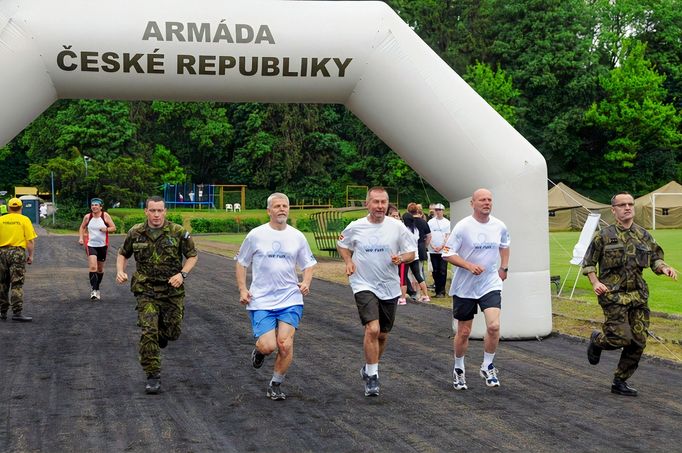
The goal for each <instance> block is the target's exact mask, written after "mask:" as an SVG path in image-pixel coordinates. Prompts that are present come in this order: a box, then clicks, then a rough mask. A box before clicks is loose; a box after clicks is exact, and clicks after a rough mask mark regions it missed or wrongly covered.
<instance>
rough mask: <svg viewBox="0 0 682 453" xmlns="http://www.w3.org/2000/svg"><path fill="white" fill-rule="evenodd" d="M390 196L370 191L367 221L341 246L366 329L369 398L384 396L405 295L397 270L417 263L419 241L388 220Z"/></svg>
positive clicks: (351, 228)
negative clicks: (383, 363)
mask: <svg viewBox="0 0 682 453" xmlns="http://www.w3.org/2000/svg"><path fill="white" fill-rule="evenodd" d="M387 208H388V193H387V192H386V190H384V189H383V188H381V187H374V188H372V189H370V190H369V191H368V192H367V210H368V211H369V213H368V215H367V217H363V218H362V219H358V220H355V221H353V222H351V223H350V225H348V226H347V227H346V228H345V229H344V230H343V232H342V233H341V236H340V237H339V241H338V242H337V247H336V248H337V250H338V251H339V255H341V258H343V261H344V262H345V265H346V275H348V277H349V281H350V286H351V289H352V290H353V294H354V295H355V303H356V305H357V307H358V313H359V314H360V320H361V321H362V324H363V325H364V326H365V336H364V341H363V346H364V351H365V362H366V364H365V366H363V367H362V368H361V369H360V374H361V376H362V379H363V380H364V382H365V396H378V395H379V359H380V358H381V355H382V354H383V352H384V350H385V349H386V344H387V341H388V333H389V332H390V331H391V329H392V328H393V322H394V321H395V312H396V304H397V302H398V298H399V297H400V277H399V275H398V272H397V268H396V266H400V264H401V263H403V262H408V263H409V262H410V261H413V260H414V259H415V255H416V252H417V242H416V241H415V239H414V237H413V236H412V233H410V232H409V230H408V229H407V228H406V227H405V225H403V224H402V222H400V221H399V220H396V219H394V218H391V217H387V216H386V210H387Z"/></svg>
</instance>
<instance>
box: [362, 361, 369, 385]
mask: <svg viewBox="0 0 682 453" xmlns="http://www.w3.org/2000/svg"><path fill="white" fill-rule="evenodd" d="M360 376H361V377H362V380H363V382H367V381H368V380H369V375H368V374H367V373H365V365H362V368H360Z"/></svg>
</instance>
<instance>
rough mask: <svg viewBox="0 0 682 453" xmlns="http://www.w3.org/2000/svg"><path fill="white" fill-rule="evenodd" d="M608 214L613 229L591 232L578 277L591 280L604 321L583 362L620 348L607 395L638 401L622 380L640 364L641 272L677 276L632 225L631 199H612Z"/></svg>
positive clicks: (644, 311)
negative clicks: (618, 358)
mask: <svg viewBox="0 0 682 453" xmlns="http://www.w3.org/2000/svg"><path fill="white" fill-rule="evenodd" d="M611 211H612V212H613V214H614V216H615V218H616V224H615V225H610V226H608V227H606V228H604V229H603V230H601V231H598V232H597V233H595V235H594V238H593V239H592V243H591V244H590V247H589V248H588V249H587V252H586V253H585V258H584V260H583V274H585V275H587V277H588V278H589V279H590V283H592V288H593V289H594V292H595V294H597V296H598V300H599V305H601V307H602V310H603V311H604V318H605V321H604V324H603V327H602V331H601V332H599V331H595V332H593V333H592V335H591V337H590V344H589V346H588V348H587V358H588V360H589V362H590V363H591V364H592V365H596V364H597V363H599V359H600V356H601V351H602V350H604V349H606V350H613V349H620V348H622V349H623V351H622V353H621V356H620V361H619V362H618V367H617V368H616V372H615V375H614V379H613V384H612V385H611V392H613V393H616V394H619V395H626V396H637V390H635V389H634V388H632V387H630V386H629V385H628V384H627V382H626V381H627V380H628V379H629V378H630V376H632V375H633V374H634V372H635V370H636V369H637V366H638V365H639V359H640V357H641V356H642V353H643V352H644V348H645V346H646V337H647V329H648V328H649V305H648V299H649V288H648V287H647V284H646V282H645V281H644V278H642V271H643V270H644V269H645V268H647V267H649V268H651V270H652V271H654V272H655V273H656V274H665V275H667V276H668V277H670V278H672V279H674V280H676V279H677V272H676V271H675V269H673V268H672V267H670V266H668V265H667V264H666V263H665V262H664V261H663V249H661V247H660V246H659V245H658V244H657V243H656V241H655V240H654V238H653V237H651V235H650V234H649V232H647V231H646V230H645V229H644V228H642V227H641V226H639V225H637V224H635V223H634V217H635V201H634V199H633V197H632V195H630V194H629V193H627V192H621V193H618V194H616V195H614V197H613V198H612V199H611ZM597 265H598V266H599V278H597Z"/></svg>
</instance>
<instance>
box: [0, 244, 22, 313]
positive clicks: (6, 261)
mask: <svg viewBox="0 0 682 453" xmlns="http://www.w3.org/2000/svg"><path fill="white" fill-rule="evenodd" d="M25 273H26V250H25V249H24V248H23V247H0V312H1V313H7V310H9V306H10V303H11V304H12V312H14V313H19V312H21V310H22V309H23V308H24V274H25Z"/></svg>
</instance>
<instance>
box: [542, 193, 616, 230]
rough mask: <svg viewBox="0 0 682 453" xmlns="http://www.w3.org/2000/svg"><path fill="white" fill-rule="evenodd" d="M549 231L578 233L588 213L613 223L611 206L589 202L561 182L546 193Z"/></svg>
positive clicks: (589, 200)
mask: <svg viewBox="0 0 682 453" xmlns="http://www.w3.org/2000/svg"><path fill="white" fill-rule="evenodd" d="M547 199H548V202H547V209H548V212H549V230H550V231H566V230H574V231H578V230H581V229H582V228H583V226H584V225H585V222H586V220H587V218H588V216H589V215H590V213H593V212H596V213H599V214H601V218H602V220H603V221H605V222H608V223H612V222H613V221H614V218H613V213H612V212H611V206H609V205H607V204H604V203H599V202H597V201H594V200H591V199H589V198H587V197H586V196H584V195H581V194H580V193H578V192H576V191H575V190H573V189H571V188H570V187H568V186H567V185H566V184H564V183H563V182H560V183H558V184H556V185H555V186H554V187H552V188H551V189H549V191H548V193H547Z"/></svg>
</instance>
